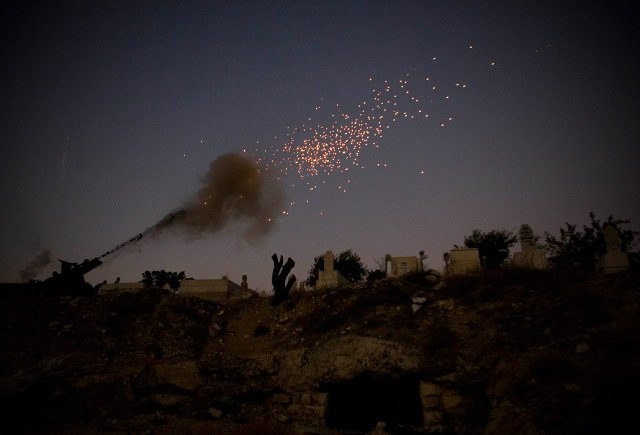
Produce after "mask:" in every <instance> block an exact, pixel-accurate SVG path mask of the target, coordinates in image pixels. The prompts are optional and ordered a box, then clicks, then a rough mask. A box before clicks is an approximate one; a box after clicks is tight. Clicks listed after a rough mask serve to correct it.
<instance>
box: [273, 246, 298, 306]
mask: <svg viewBox="0 0 640 435" xmlns="http://www.w3.org/2000/svg"><path fill="white" fill-rule="evenodd" d="M271 259H272V260H273V273H272V274H271V284H273V298H272V299H271V305H278V304H280V303H282V302H284V301H286V300H288V299H289V293H290V292H291V288H292V287H293V285H294V284H295V282H296V277H295V275H291V276H290V277H289V280H288V281H287V275H289V272H291V269H293V267H294V266H295V265H296V263H295V261H293V260H292V259H291V257H289V258H287V262H286V263H284V260H283V258H282V255H281V256H280V259H279V260H278V255H277V254H275V253H274V254H273V255H272V256H271ZM285 281H286V284H285Z"/></svg>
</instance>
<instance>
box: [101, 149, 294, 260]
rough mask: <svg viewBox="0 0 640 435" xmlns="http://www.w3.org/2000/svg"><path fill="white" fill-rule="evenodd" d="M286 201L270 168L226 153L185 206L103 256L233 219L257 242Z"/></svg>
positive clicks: (198, 231)
mask: <svg viewBox="0 0 640 435" xmlns="http://www.w3.org/2000/svg"><path fill="white" fill-rule="evenodd" d="M283 204H284V195H283V192H282V187H281V185H280V184H279V183H278V182H277V181H276V180H275V179H274V178H273V177H271V176H270V175H269V173H268V171H266V170H265V169H262V168H260V167H259V166H258V165H257V164H256V163H255V162H253V161H251V160H249V159H248V158H246V157H244V156H242V155H239V154H225V155H223V156H220V157H218V158H217V159H215V160H214V161H213V162H211V165H210V166H209V171H208V172H207V174H206V176H205V177H204V178H203V179H202V181H201V186H200V189H199V190H198V192H197V193H196V194H195V195H194V196H193V197H192V198H190V199H189V200H187V201H186V202H185V204H184V205H183V206H182V207H180V208H178V209H177V210H174V211H173V212H171V213H169V214H167V215H166V216H165V217H164V218H162V219H161V220H160V221H159V222H158V223H156V224H155V225H154V226H152V227H150V228H148V229H147V230H145V231H144V232H142V233H140V234H138V235H137V236H134V237H132V238H131V239H129V240H127V241H126V242H124V243H121V244H120V245H118V246H116V247H115V248H113V249H112V250H110V251H109V252H106V253H105V254H103V255H102V256H101V257H105V256H107V255H110V254H112V253H114V252H116V251H119V250H120V249H122V248H124V247H126V246H129V245H134V244H137V243H139V242H140V241H141V240H143V239H145V238H147V237H149V236H157V235H160V234H161V233H164V232H165V231H167V230H170V229H171V230H182V231H183V232H185V233H186V234H188V235H190V236H200V235H202V234H206V233H217V232H218V231H220V230H221V229H223V228H224V227H225V226H226V225H227V224H229V223H230V222H234V223H235V222H242V223H244V224H245V225H246V228H245V231H244V234H243V236H244V238H245V239H246V240H247V241H248V242H250V243H255V242H256V241H258V240H259V239H260V238H262V237H264V236H265V235H267V234H268V233H269V232H270V231H271V230H272V229H273V228H274V226H275V223H276V217H277V215H278V213H279V212H280V211H281V210H282V207H283Z"/></svg>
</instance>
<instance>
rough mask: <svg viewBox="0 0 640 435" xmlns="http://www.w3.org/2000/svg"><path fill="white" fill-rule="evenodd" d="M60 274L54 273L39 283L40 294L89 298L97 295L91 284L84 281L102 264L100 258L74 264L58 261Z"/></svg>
mask: <svg viewBox="0 0 640 435" xmlns="http://www.w3.org/2000/svg"><path fill="white" fill-rule="evenodd" d="M58 261H59V262H60V272H53V274H52V275H51V277H49V278H47V279H46V280H44V281H43V282H41V283H39V286H40V289H39V290H40V291H39V293H40V294H43V295H69V296H89V295H94V294H96V290H95V289H94V288H93V286H92V285H91V284H89V283H88V282H86V281H85V280H84V275H85V274H87V273H89V272H91V271H92V270H93V269H95V268H96V267H98V266H100V265H101V264H102V261H101V260H100V258H94V259H93V260H89V259H85V260H84V261H83V262H82V263H72V262H69V261H64V260H60V259H58Z"/></svg>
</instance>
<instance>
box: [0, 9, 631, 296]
mask: <svg viewBox="0 0 640 435" xmlns="http://www.w3.org/2000/svg"><path fill="white" fill-rule="evenodd" d="M256 3H257V4H256ZM558 3H560V4H558ZM0 20H2V23H1V24H2V39H1V41H0V58H1V59H2V64H3V67H2V69H1V70H0V92H1V94H0V95H1V101H2V104H3V110H2V113H1V114H0V144H1V146H2V150H3V165H2V171H1V172H0V177H1V178H0V181H1V183H2V189H1V190H0V195H1V196H0V198H1V199H2V204H3V205H4V206H3V211H2V214H1V216H0V228H1V230H0V231H2V234H1V236H2V240H3V244H2V253H1V254H0V280H2V281H13V280H16V279H17V277H18V272H19V271H20V270H21V269H22V268H23V267H24V266H25V265H26V264H27V263H28V262H29V261H30V260H31V259H32V258H33V257H34V256H35V255H36V254H37V253H38V252H40V251H41V250H42V249H43V248H48V249H50V250H51V252H52V253H53V255H54V257H55V258H63V259H67V260H71V261H80V260H82V259H84V258H93V257H95V256H98V255H100V254H102V253H103V252H105V251H107V250H109V249H110V248H112V247H113V246H115V245H116V244H118V243H120V242H122V241H124V240H126V239H128V238H129V237H131V236H133V235H135V234H137V233H139V232H141V231H143V230H144V229H145V228H147V227H149V226H152V225H154V224H155V223H156V222H157V221H158V220H159V219H161V218H162V217H163V216H164V215H165V214H166V213H168V212H170V211H171V210H173V209H175V208H176V207H179V206H180V205H181V204H182V203H183V201H184V200H185V199H187V198H188V197H190V196H191V195H192V194H193V193H194V192H195V191H197V190H198V187H199V180H200V179H201V177H202V176H204V174H205V172H206V171H207V168H208V165H209V163H210V162H211V161H212V160H214V159H215V158H217V157H219V156H220V155H223V154H225V153H228V152H242V151H243V150H246V154H247V155H250V156H252V158H261V159H267V160H268V159H270V158H271V156H272V155H273V154H274V153H275V154H276V155H280V154H279V153H281V150H282V147H283V144H284V143H285V137H286V133H287V132H289V131H291V130H287V127H291V128H295V127H300V126H301V125H302V124H305V123H307V124H309V121H308V118H309V117H312V118H313V122H314V123H318V124H322V125H329V124H330V123H331V122H332V117H331V115H332V114H334V115H338V116H339V115H341V114H348V115H350V116H352V117H353V116H355V115H356V114H357V112H358V110H359V109H358V107H357V106H358V104H362V102H367V103H369V104H371V103H372V90H373V89H378V90H380V89H382V88H383V86H384V85H383V84H384V81H385V80H387V81H388V82H389V83H393V84H394V85H395V86H397V85H398V83H399V81H400V80H407V81H408V84H407V86H408V87H410V88H411V92H412V94H411V95H412V96H414V97H415V98H419V99H420V100H421V103H420V104H421V105H422V104H424V105H425V106H424V107H425V112H421V113H426V112H427V111H428V112H429V114H430V115H431V116H430V118H428V119H425V118H423V119H420V118H419V117H418V112H417V107H418V105H414V104H413V102H412V101H409V100H402V101H399V102H398V108H399V112H400V113H401V115H402V113H403V112H407V113H408V114H415V115H416V117H415V119H413V120H411V119H410V117H407V118H404V117H402V116H400V117H399V118H400V119H398V120H397V122H393V123H389V125H390V128H389V129H385V132H384V136H383V137H382V138H381V139H379V140H377V143H378V144H379V145H380V146H379V148H375V147H374V146H373V145H372V144H371V143H364V144H361V145H362V147H363V148H362V149H361V150H360V154H359V161H358V165H357V166H355V165H351V167H350V170H349V171H348V172H344V171H334V172H332V173H330V174H328V175H327V176H322V177H310V176H305V177H303V178H302V179H296V177H295V176H293V175H289V176H286V177H284V178H283V179H282V182H283V184H284V186H285V191H286V194H287V204H291V203H293V205H289V206H287V207H286V210H283V211H286V213H288V214H283V215H282V218H281V219H280V222H279V227H278V228H277V229H276V230H275V231H274V232H272V233H271V234H269V235H267V236H266V237H265V238H263V240H262V241H261V243H260V244H259V245H255V246H254V245H249V244H247V243H246V242H245V241H244V240H243V239H242V238H241V237H239V236H238V235H239V233H240V232H241V227H242V223H238V224H237V225H236V224H234V225H231V226H230V227H228V228H226V229H224V230H223V231H221V232H220V233H218V234H215V235H206V236H202V237H195V238H194V237H191V238H190V240H188V241H185V240H184V238H183V237H181V236H179V235H166V236H164V237H160V238H157V239H155V240H152V241H149V242H147V243H144V244H142V245H140V246H139V247H138V249H137V250H135V251H128V252H125V253H123V254H122V255H120V256H118V257H117V258H115V259H113V261H111V262H109V263H108V264H106V265H104V266H102V267H100V268H98V269H96V270H95V271H94V272H92V273H91V274H89V275H88V276H87V278H88V279H89V281H91V282H98V281H102V279H107V280H109V281H112V280H113V279H114V278H115V277H116V276H120V277H121V278H122V280H138V279H139V278H140V274H141V272H143V271H144V270H147V269H148V270H152V269H161V268H164V269H169V270H185V271H186V272H187V274H188V275H190V276H194V277H196V278H214V277H219V276H222V275H224V274H227V275H229V276H230V278H231V279H233V280H236V281H239V280H240V276H241V275H242V274H248V275H249V282H250V285H252V286H257V287H259V288H260V289H261V290H266V289H269V287H270V284H269V276H270V272H271V270H270V269H271V263H270V258H269V257H270V256H271V254H272V253H273V252H278V253H282V254H284V255H285V256H291V257H293V258H294V259H295V260H296V262H297V266H296V268H295V269H294V273H296V274H297V276H298V277H299V278H301V279H304V278H306V272H307V270H308V268H309V266H310V265H311V263H312V260H313V256H314V255H317V254H320V253H322V252H324V251H325V250H327V249H332V250H333V251H334V252H339V251H341V250H344V249H347V248H352V249H353V250H355V251H356V252H357V253H359V254H360V255H361V257H362V259H363V260H364V262H365V263H366V264H367V265H368V266H370V267H375V266H376V261H378V262H379V259H381V258H382V257H383V256H384V255H385V254H386V253H390V254H392V255H413V254H417V252H418V251H419V250H421V249H424V250H425V251H426V252H427V254H428V255H429V258H428V260H427V263H428V265H429V266H431V267H434V268H440V267H441V266H442V261H441V258H442V254H443V252H445V251H446V250H448V249H449V248H451V247H452V246H453V245H454V244H460V243H461V242H462V239H463V237H464V235H465V234H469V233H470V232H471V231H472V230H473V229H475V228H479V229H482V230H485V231H487V230H491V229H495V228H504V229H507V230H514V231H515V230H517V228H518V227H519V226H520V224H522V223H528V224H530V225H531V226H532V227H533V229H534V231H535V232H536V233H537V234H538V235H541V236H542V235H543V233H544V231H549V232H552V233H557V231H558V228H559V227H560V226H561V225H562V224H563V223H564V222H565V221H568V222H571V223H577V224H583V223H587V221H588V213H589V211H592V210H593V211H594V212H596V214H597V215H599V216H601V217H602V218H606V216H607V215H608V214H613V215H614V216H615V217H619V218H629V219H631V220H632V224H636V225H632V226H635V228H636V229H637V228H638V225H637V224H638V222H640V187H639V186H640V175H639V171H638V168H639V167H640V122H639V120H640V81H639V79H638V77H640V36H639V33H640V31H639V29H640V13H639V11H638V7H637V6H634V5H633V2H628V3H626V2H622V3H621V2H529V1H524V2H514V1H509V2H444V1H442V2H435V1H433V2H432V1H429V2H423V1H404V2H403V1H399V2H391V1H368V2H349V1H339V2H326V1H318V2H307V1H299V2H293V1H292V2H204V1H203V2H177V1H176V2H117V1H115V2H114V1H109V2H59V3H58V4H53V2H13V3H10V4H9V6H7V7H5V8H4V10H3V14H2V18H0ZM470 47H472V48H470ZM434 57H435V58H436V59H435V60H434ZM492 63H493V65H492ZM426 77H429V78H430V80H429V81H426V80H425V79H426ZM369 79H371V80H369ZM462 84H464V88H463V86H462ZM431 86H436V89H435V90H434V89H432V87H431ZM393 92H394V91H391V92H390V93H393ZM446 97H449V98H446ZM336 104H339V108H336V106H335V105H336ZM318 106H321V109H319V110H316V107H318ZM420 107H423V106H420ZM449 117H451V118H452V120H451V121H449ZM443 121H444V123H445V126H444V127H441V126H440V124H441V123H442V122H443ZM276 163H277V164H278V165H279V166H281V168H280V169H286V168H282V166H288V167H289V169H291V167H292V165H291V162H290V161H289V162H287V161H282V160H279V161H277V162H276ZM351 163H353V162H351ZM385 164H386V167H385ZM347 166H349V162H347ZM292 185H295V187H292ZM314 185H317V186H318V187H317V188H316V189H314V190H313V191H310V190H309V187H310V186H314ZM345 188H346V192H345V191H344V190H345ZM306 201H309V203H307V202H306ZM53 266H54V265H53V264H52V265H51V267H49V268H48V269H45V270H44V271H43V273H42V274H41V275H40V277H41V278H45V277H46V276H47V275H48V274H50V272H51V270H52V267H53Z"/></svg>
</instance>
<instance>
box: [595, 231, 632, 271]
mask: <svg viewBox="0 0 640 435" xmlns="http://www.w3.org/2000/svg"><path fill="white" fill-rule="evenodd" d="M602 234H603V236H604V243H605V247H606V252H605V253H604V254H602V256H601V257H600V258H599V259H598V260H597V261H596V273H605V274H610V273H618V272H624V271H625V270H627V269H629V256H628V255H627V253H626V252H622V242H621V241H620V235H619V234H618V231H617V230H616V229H615V228H614V227H613V226H611V225H605V226H604V228H603V229H602Z"/></svg>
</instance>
